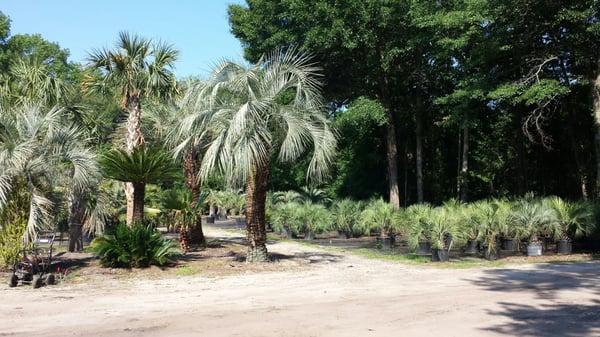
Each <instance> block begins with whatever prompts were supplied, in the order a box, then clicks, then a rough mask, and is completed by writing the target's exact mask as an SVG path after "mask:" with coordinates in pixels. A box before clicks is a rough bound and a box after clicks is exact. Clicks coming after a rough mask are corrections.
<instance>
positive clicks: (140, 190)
mask: <svg viewBox="0 0 600 337" xmlns="http://www.w3.org/2000/svg"><path fill="white" fill-rule="evenodd" d="M132 185H133V210H132V214H133V217H132V219H131V223H130V225H132V224H134V223H135V222H142V221H144V197H145V196H146V184H144V183H133V184H132Z"/></svg>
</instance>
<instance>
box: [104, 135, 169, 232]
mask: <svg viewBox="0 0 600 337" xmlns="http://www.w3.org/2000/svg"><path fill="white" fill-rule="evenodd" d="M100 164H101V166H102V170H103V173H104V175H105V176H106V177H108V178H110V179H114V180H118V181H123V182H128V183H131V184H132V185H133V187H134V188H133V191H134V194H133V218H132V220H131V221H132V222H136V221H143V220H144V196H145V194H146V184H151V183H158V182H167V181H172V180H175V179H177V178H178V177H179V176H178V171H177V166H175V165H174V164H173V160H172V158H171V157H170V156H169V155H168V154H167V153H165V152H163V151H160V150H150V149H147V148H145V147H136V148H134V149H133V152H132V153H127V151H125V150H120V149H114V150H111V151H109V152H108V153H107V154H106V155H104V157H103V158H102V159H101V161H100Z"/></svg>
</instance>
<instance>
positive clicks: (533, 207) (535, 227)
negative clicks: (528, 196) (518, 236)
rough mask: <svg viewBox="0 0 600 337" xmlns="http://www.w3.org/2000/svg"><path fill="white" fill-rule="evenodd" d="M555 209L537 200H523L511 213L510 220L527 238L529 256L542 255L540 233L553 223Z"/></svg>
mask: <svg viewBox="0 0 600 337" xmlns="http://www.w3.org/2000/svg"><path fill="white" fill-rule="evenodd" d="M554 218H555V215H554V210H553V209H552V208H550V207H546V206H545V205H544V204H543V203H541V202H539V201H537V200H522V201H520V202H519V203H518V204H517V205H516V207H515V210H514V211H513V212H512V213H511V216H510V221H511V222H512V223H513V224H514V225H515V226H517V227H518V228H520V229H521V231H522V233H523V236H524V237H526V238H527V240H528V242H527V256H541V255H542V242H541V240H540V233H542V232H543V231H544V230H545V229H546V228H547V227H548V226H550V225H552V222H553V219H554Z"/></svg>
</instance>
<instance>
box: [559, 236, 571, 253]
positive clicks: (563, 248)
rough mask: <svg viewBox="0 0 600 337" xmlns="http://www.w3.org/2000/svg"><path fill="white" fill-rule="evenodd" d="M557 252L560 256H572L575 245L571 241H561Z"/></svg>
mask: <svg viewBox="0 0 600 337" xmlns="http://www.w3.org/2000/svg"><path fill="white" fill-rule="evenodd" d="M556 252H557V253H558V254H571V253H572V252H573V243H571V240H569V239H564V240H559V241H558V242H557V243H556Z"/></svg>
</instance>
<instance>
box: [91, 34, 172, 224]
mask: <svg viewBox="0 0 600 337" xmlns="http://www.w3.org/2000/svg"><path fill="white" fill-rule="evenodd" d="M177 55H178V52H177V50H175V49H174V48H173V47H172V46H171V45H168V44H164V43H154V42H153V41H151V40H148V39H144V38H141V37H139V36H135V35H130V34H129V33H127V32H121V33H120V34H119V39H118V41H117V45H116V49H114V50H110V49H98V50H94V51H92V53H91V54H90V55H89V57H88V61H89V63H90V65H91V67H93V68H96V69H99V71H100V72H99V75H98V76H90V77H88V78H87V79H86V80H85V83H84V85H85V88H86V89H87V90H89V91H100V92H106V91H111V90H112V91H118V92H119V93H120V96H121V108H122V109H124V110H125V112H126V113H127V115H128V116H127V134H126V137H125V149H126V151H127V153H128V154H131V153H133V151H134V149H135V148H137V147H139V146H142V145H143V144H144V136H143V135H142V127H141V125H142V101H143V100H144V99H148V98H152V97H162V98H170V97H171V96H172V95H173V94H174V93H175V92H176V91H177V82H176V79H175V75H174V74H173V72H172V68H173V65H174V63H175V61H176V60H177ZM134 193H135V192H134V190H133V185H132V184H131V183H126V185H125V195H126V198H127V222H128V223H129V224H131V223H132V220H133V207H134V206H133V194H134Z"/></svg>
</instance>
